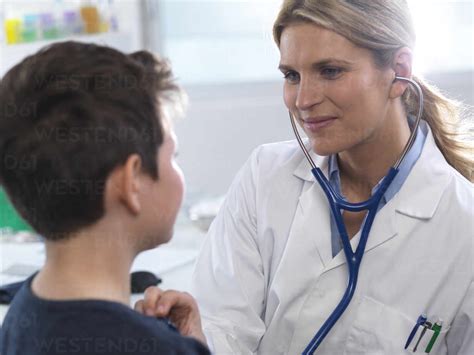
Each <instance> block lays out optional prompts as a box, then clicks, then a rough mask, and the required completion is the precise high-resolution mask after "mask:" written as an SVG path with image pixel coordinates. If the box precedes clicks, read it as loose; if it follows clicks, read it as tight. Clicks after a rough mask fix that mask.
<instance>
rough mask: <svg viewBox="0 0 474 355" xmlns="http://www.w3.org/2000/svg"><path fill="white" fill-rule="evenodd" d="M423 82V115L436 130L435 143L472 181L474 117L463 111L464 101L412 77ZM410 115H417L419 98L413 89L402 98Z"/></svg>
mask: <svg viewBox="0 0 474 355" xmlns="http://www.w3.org/2000/svg"><path fill="white" fill-rule="evenodd" d="M413 80H415V81H416V82H417V83H418V85H420V87H421V90H422V92H423V97H424V106H423V114H422V116H421V118H422V119H423V120H424V121H426V122H427V123H428V125H429V126H430V128H431V131H432V132H433V137H434V140H435V143H436V145H437V146H438V148H439V149H440V150H441V153H442V154H443V156H444V158H445V159H446V160H447V162H448V163H449V164H450V165H451V166H452V167H453V168H454V169H456V170H457V171H458V172H459V173H461V175H463V176H464V177H465V178H466V179H468V180H469V181H471V182H473V178H474V176H473V175H474V174H473V172H474V157H473V152H474V141H473V139H472V134H473V128H472V120H471V118H470V117H469V116H467V115H466V116H467V117H466V118H465V119H464V120H463V119H462V116H463V114H467V113H468V112H469V110H467V109H466V108H464V107H463V105H462V104H460V103H458V102H456V101H453V100H450V99H448V98H446V97H445V96H444V95H443V94H442V93H440V92H439V90H438V89H437V88H436V87H434V86H432V85H430V84H428V83H427V82H425V81H424V80H423V79H421V78H419V77H416V76H413ZM403 99H404V103H405V105H406V109H407V112H408V113H409V114H416V112H417V110H418V99H417V97H416V94H414V91H413V89H411V88H410V90H407V91H406V94H405V95H404V97H403Z"/></svg>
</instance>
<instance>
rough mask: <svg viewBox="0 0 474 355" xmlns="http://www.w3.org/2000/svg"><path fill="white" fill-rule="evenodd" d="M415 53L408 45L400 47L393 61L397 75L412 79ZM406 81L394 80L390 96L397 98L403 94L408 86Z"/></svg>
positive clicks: (393, 68)
mask: <svg viewBox="0 0 474 355" xmlns="http://www.w3.org/2000/svg"><path fill="white" fill-rule="evenodd" d="M412 64H413V55H412V51H411V49H410V48H408V47H402V48H400V49H399V50H398V51H397V52H396V53H395V55H394V57H393V61H392V70H393V72H394V74H395V76H402V77H404V78H408V79H411V74H412ZM408 85H410V84H408V83H407V82H406V81H401V80H394V81H393V83H392V87H391V89H390V98H391V99H396V98H397V97H400V96H402V95H403V93H404V92H405V90H406V89H407V87H408Z"/></svg>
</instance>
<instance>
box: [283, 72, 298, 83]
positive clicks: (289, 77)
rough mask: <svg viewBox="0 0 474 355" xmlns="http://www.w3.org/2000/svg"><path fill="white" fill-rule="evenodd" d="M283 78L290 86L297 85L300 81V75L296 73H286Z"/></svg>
mask: <svg viewBox="0 0 474 355" xmlns="http://www.w3.org/2000/svg"><path fill="white" fill-rule="evenodd" d="M283 77H284V78H285V80H286V81H287V82H289V83H290V84H296V83H297V82H298V81H299V80H300V76H299V74H298V73H296V72H294V71H288V72H286V73H284V74H283Z"/></svg>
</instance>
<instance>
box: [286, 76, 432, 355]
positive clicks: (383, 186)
mask: <svg viewBox="0 0 474 355" xmlns="http://www.w3.org/2000/svg"><path fill="white" fill-rule="evenodd" d="M396 80H401V81H406V82H408V83H410V84H411V85H413V86H414V87H415V89H416V91H417V94H418V99H419V109H418V114H417V117H416V119H415V124H414V127H413V130H412V132H411V135H410V137H409V139H408V141H407V143H406V145H405V147H404V149H403V151H402V153H401V155H400V158H399V159H398V160H397V162H396V163H395V164H394V166H393V167H391V168H390V169H389V171H388V173H387V175H386V176H385V177H384V178H383V180H382V182H381V183H380V185H379V186H378V188H377V190H376V191H375V193H374V194H373V195H372V196H371V197H370V198H369V199H368V200H366V201H362V202H357V203H351V202H348V201H345V200H344V199H343V197H342V196H341V195H339V194H338V193H337V192H336V191H334V189H333V188H332V187H331V185H330V184H329V181H328V180H327V178H326V177H325V176H324V174H323V172H322V171H321V169H320V168H319V167H317V166H316V164H315V163H314V161H313V159H312V158H311V156H310V154H309V152H308V150H307V149H306V147H305V145H304V143H303V140H302V139H301V136H300V134H299V132H298V129H297V126H296V122H295V118H294V117H293V115H292V114H291V112H289V115H290V121H291V125H292V127H293V131H294V133H295V136H296V139H297V141H298V143H299V145H300V147H301V149H302V151H303V153H304V155H305V157H306V159H307V160H308V162H309V164H310V165H311V172H312V174H313V176H314V178H315V179H316V181H318V183H319V185H320V186H321V188H322V190H323V191H324V193H325V195H326V198H327V200H328V202H329V206H330V209H331V213H332V215H333V217H334V219H335V221H336V225H337V229H338V231H339V234H340V238H341V241H342V246H343V250H344V255H345V257H346V260H347V265H348V273H349V277H348V283H347V287H346V291H345V292H344V295H343V296H342V298H341V300H340V302H339V303H338V305H337V306H336V308H335V309H334V310H333V312H332V313H331V314H330V316H329V317H328V319H327V320H326V321H325V322H324V323H323V325H322V326H321V328H320V329H319V330H318V332H317V333H316V334H315V336H314V337H313V338H312V339H311V341H310V343H309V344H308V345H307V347H306V348H305V350H304V351H303V355H310V354H313V353H314V351H316V349H317V348H318V347H319V345H320V344H321V343H322V341H323V340H324V338H325V337H326V336H327V334H328V333H329V332H330V330H331V329H332V327H333V326H334V324H336V322H337V321H338V320H339V318H340V317H341V316H342V314H343V313H344V311H345V310H346V308H347V306H348V305H349V304H350V302H351V300H352V297H353V296H354V293H355V290H356V287H357V280H358V275H359V269H360V265H361V263H362V258H363V256H364V252H365V247H366V245H367V240H368V237H369V233H370V230H371V228H372V223H373V221H374V219H375V215H376V214H377V209H378V205H379V203H380V200H381V199H382V197H383V195H384V194H385V192H386V191H387V189H388V187H389V186H390V184H391V183H392V181H393V179H394V178H395V176H396V175H397V173H398V168H399V166H400V164H401V162H402V161H403V159H404V158H405V156H406V155H407V153H408V152H409V151H410V148H411V147H412V146H413V143H414V142H415V138H416V132H417V130H418V126H419V124H420V121H421V116H422V114H423V92H422V90H421V88H420V86H419V85H418V83H416V82H415V81H414V80H412V79H408V78H404V77H399V76H396V77H395V79H394V81H396ZM341 209H342V210H345V211H351V212H358V211H363V210H367V215H366V218H365V221H364V224H363V227H362V232H361V237H360V240H359V244H358V245H357V248H356V251H355V252H354V251H353V250H352V247H351V244H350V240H349V236H348V235H347V231H346V228H345V225H344V220H343V218H342V214H341V211H340V210H341Z"/></svg>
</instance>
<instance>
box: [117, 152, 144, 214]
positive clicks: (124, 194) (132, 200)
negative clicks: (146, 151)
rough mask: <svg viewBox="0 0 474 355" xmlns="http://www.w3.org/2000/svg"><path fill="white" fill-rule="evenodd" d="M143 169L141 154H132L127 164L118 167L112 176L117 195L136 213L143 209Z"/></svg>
mask: <svg viewBox="0 0 474 355" xmlns="http://www.w3.org/2000/svg"><path fill="white" fill-rule="evenodd" d="M141 169H142V160H141V158H140V156H139V155H138V154H132V155H130V156H129V157H128V159H127V161H126V162H125V164H124V165H122V166H120V167H118V168H117V170H116V171H114V172H113V173H112V174H111V176H110V178H111V180H112V181H111V185H112V188H113V190H114V194H115V196H117V198H118V199H119V200H120V201H121V202H122V203H123V204H124V205H125V206H126V207H127V208H128V209H129V210H130V212H131V213H133V214H135V215H136V214H138V213H140V211H141V203H140V188H141V184H142V180H141V174H142V172H141Z"/></svg>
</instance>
